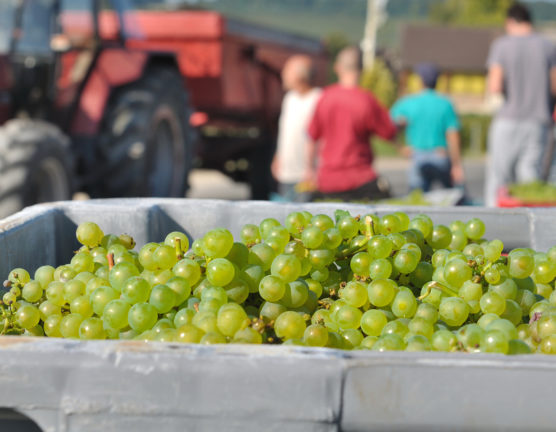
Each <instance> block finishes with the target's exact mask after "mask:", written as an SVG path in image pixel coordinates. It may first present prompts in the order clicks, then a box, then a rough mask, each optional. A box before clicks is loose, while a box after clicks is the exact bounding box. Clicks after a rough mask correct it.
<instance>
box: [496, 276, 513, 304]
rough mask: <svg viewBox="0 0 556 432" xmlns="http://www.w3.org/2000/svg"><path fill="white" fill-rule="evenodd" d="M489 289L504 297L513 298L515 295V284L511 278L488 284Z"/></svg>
mask: <svg viewBox="0 0 556 432" xmlns="http://www.w3.org/2000/svg"><path fill="white" fill-rule="evenodd" d="M489 291H492V292H495V293H497V294H500V295H501V296H502V297H504V299H510V300H515V298H516V296H517V284H516V283H515V281H514V280H513V279H506V280H505V281H504V282H502V283H500V284H498V285H490V286H489Z"/></svg>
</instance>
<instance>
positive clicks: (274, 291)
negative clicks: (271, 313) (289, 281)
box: [259, 275, 286, 303]
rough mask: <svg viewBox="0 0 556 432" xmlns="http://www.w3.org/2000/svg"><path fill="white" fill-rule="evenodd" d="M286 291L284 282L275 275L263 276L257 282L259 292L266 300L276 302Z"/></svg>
mask: <svg viewBox="0 0 556 432" xmlns="http://www.w3.org/2000/svg"><path fill="white" fill-rule="evenodd" d="M285 293H286V284H285V282H284V281H283V280H282V279H280V278H279V277H276V276H271V275H269V276H265V277H264V278H263V279H262V280H261V283H260V284H259V294H260V295H261V297H262V298H263V299H264V300H265V301H268V302H271V303H276V302H277V301H279V300H281V299H282V297H284V294H285Z"/></svg>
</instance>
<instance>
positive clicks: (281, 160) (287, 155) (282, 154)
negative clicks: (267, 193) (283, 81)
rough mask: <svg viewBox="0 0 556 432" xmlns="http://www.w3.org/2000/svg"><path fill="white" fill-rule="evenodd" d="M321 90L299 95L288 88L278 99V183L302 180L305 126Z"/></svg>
mask: <svg viewBox="0 0 556 432" xmlns="http://www.w3.org/2000/svg"><path fill="white" fill-rule="evenodd" d="M320 94H321V89H319V88H314V89H311V90H310V91H309V92H307V93H304V94H300V93H298V92H296V91H293V90H290V91H289V92H288V93H286V95H285V96H284V100H283V101H282V112H281V114H280V124H279V129H278V147H277V150H276V151H277V155H276V156H277V158H278V164H279V170H278V171H279V172H278V179H277V180H278V181H279V182H280V183H298V182H300V181H301V180H302V179H303V174H304V173H305V168H306V159H307V154H306V153H307V150H306V148H307V140H308V135H307V129H308V127H309V123H310V122H311V119H312V117H313V113H314V111H315V107H316V105H317V102H318V100H319V97H320Z"/></svg>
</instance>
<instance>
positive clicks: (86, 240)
mask: <svg viewBox="0 0 556 432" xmlns="http://www.w3.org/2000/svg"><path fill="white" fill-rule="evenodd" d="M75 236H76V237H77V241H78V242H79V243H81V244H82V245H84V246H87V247H89V248H93V247H95V246H98V245H100V242H101V241H102V239H103V237H104V233H103V232H102V230H101V229H100V227H99V226H98V225H97V224H96V223H94V222H83V223H81V224H79V226H78V227H77V230H76V232H75Z"/></svg>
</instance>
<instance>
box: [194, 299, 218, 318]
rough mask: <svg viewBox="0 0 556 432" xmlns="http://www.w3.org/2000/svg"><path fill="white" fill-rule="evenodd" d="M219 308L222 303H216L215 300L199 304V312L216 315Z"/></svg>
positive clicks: (203, 301)
mask: <svg viewBox="0 0 556 432" xmlns="http://www.w3.org/2000/svg"><path fill="white" fill-rule="evenodd" d="M220 306H222V303H220V302H218V301H217V300H216V299H209V300H201V303H199V312H212V313H214V314H216V313H217V312H218V309H220Z"/></svg>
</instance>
